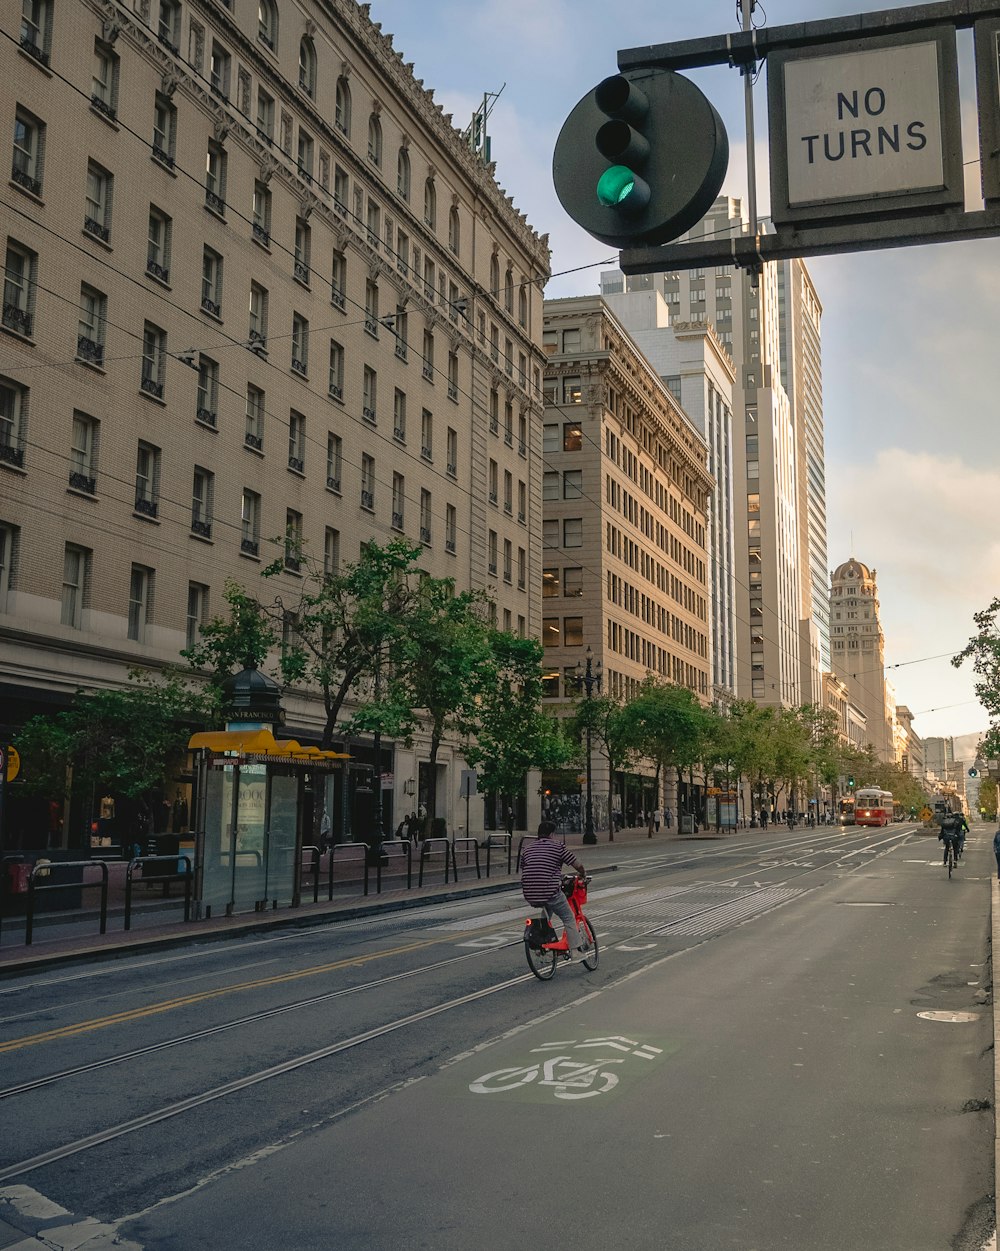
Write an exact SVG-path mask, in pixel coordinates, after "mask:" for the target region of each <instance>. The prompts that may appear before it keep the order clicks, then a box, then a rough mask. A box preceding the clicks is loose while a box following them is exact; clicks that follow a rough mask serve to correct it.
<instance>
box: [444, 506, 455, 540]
mask: <svg viewBox="0 0 1000 1251" xmlns="http://www.w3.org/2000/svg"><path fill="white" fill-rule="evenodd" d="M457 531H458V511H457V509H456V508H455V505H454V504H446V505H445V510H444V549H445V551H446V552H454V551H455V546H456V544H455V536H456V533H457Z"/></svg>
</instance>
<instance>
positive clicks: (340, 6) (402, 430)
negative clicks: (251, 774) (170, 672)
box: [0, 0, 549, 819]
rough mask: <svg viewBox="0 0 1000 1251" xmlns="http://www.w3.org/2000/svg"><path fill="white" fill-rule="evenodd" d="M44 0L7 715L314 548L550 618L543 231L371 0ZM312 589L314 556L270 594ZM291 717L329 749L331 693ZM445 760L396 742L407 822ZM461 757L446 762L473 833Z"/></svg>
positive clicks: (13, 513) (24, 136)
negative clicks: (418, 549)
mask: <svg viewBox="0 0 1000 1251" xmlns="http://www.w3.org/2000/svg"><path fill="white" fill-rule="evenodd" d="M24 15H25V16H24V18H23V21H22V25H21V32H20V48H18V49H16V50H14V51H10V50H8V53H7V55H6V57H5V62H4V63H5V65H6V67H7V82H8V89H7V101H6V103H5V104H4V105H3V113H4V118H5V133H6V134H7V135H8V142H10V143H11V144H12V147H11V149H10V152H11V166H10V171H11V172H10V178H9V181H8V183H7V185H6V187H5V188H4V192H3V200H4V206H5V212H4V223H5V226H4V233H5V238H4V248H5V286H4V301H3V319H2V331H0V346H2V352H0V695H2V697H3V713H2V720H3V726H2V727H0V728H2V729H3V730H4V731H5V732H6V733H7V734H10V733H11V732H12V731H14V730H15V729H16V727H17V725H18V724H19V723H20V722H21V721H23V719H24V718H25V717H27V716H29V715H31V714H32V713H33V712H36V711H38V710H39V709H41V708H45V707H52V706H58V705H59V704H61V703H64V702H65V701H66V700H68V699H69V698H70V697H71V695H72V693H73V692H74V691H75V690H76V689H77V688H78V687H80V686H112V687H113V686H116V685H121V684H123V683H125V682H126V681H127V674H128V671H129V670H130V669H131V668H133V667H135V666H138V667H140V668H146V669H157V668H160V667H162V666H166V665H171V664H176V663H178V652H179V651H180V649H181V648H182V647H184V646H185V644H186V643H189V642H190V641H191V640H192V638H193V637H194V636H195V634H196V632H197V629H198V626H199V625H200V624H202V623H204V622H205V621H206V620H208V619H209V618H210V617H211V616H212V615H213V614H215V613H216V612H218V611H219V610H220V609H221V608H222V606H223V605H222V591H223V586H224V583H225V581H226V579H228V578H233V579H235V580H236V581H238V582H239V583H242V584H243V585H245V586H246V587H248V588H250V589H255V588H256V587H257V586H258V585H259V582H258V579H259V575H260V570H261V568H262V566H263V565H264V564H266V563H267V562H269V561H270V560H273V559H274V557H275V556H276V555H277V556H278V557H279V558H280V556H281V541H282V537H283V536H284V535H286V534H291V535H293V536H295V538H296V539H298V538H301V540H302V542H303V543H304V544H305V545H306V549H307V551H308V552H310V553H311V554H312V555H313V556H314V557H315V558H317V559H322V560H323V561H324V562H325V564H326V566H327V567H328V568H331V569H332V568H334V567H336V566H337V565H338V563H339V562H342V561H345V562H346V561H353V560H355V559H357V557H358V554H359V552H360V550H361V545H362V544H364V543H365V542H368V541H370V540H376V541H378V542H386V541H388V540H390V539H391V538H393V537H394V536H403V535H405V536H406V537H408V538H409V539H411V540H412V541H414V542H417V543H420V544H421V545H422V546H423V561H424V564H425V567H426V568H427V570H428V571H429V572H430V573H431V574H433V575H435V576H448V577H453V578H454V579H455V582H456V585H457V586H458V588H459V589H461V588H465V587H475V588H487V589H489V590H491V591H493V592H494V593H495V596H496V603H497V619H498V622H499V624H500V625H501V626H503V627H505V628H507V629H510V630H512V631H514V632H515V633H520V634H526V635H532V636H537V635H538V633H539V632H540V628H541V614H540V590H539V588H540V586H541V562H540V541H541V439H542V429H541V427H542V422H541V411H542V372H541V371H542V363H543V357H542V354H541V332H542V295H541V289H542V285H543V283H544V281H545V279H546V277H547V275H548V268H549V257H548V247H547V240H546V238H545V237H540V236H539V235H538V234H537V233H535V232H534V231H533V230H532V229H531V228H530V226H529V225H528V223H527V222H526V221H525V219H524V217H523V216H522V215H521V214H520V213H518V212H517V211H516V209H515V208H514V207H513V205H512V203H511V201H510V199H509V198H508V197H507V196H506V195H505V194H504V192H503V191H502V190H501V188H500V187H499V186H498V185H497V182H496V181H495V178H494V175H493V170H492V168H491V167H489V166H487V165H485V164H484V163H483V162H482V160H481V159H480V158H479V156H478V155H477V154H476V153H474V152H473V151H472V150H470V148H469V146H468V144H467V143H466V142H465V140H464V139H463V136H462V135H461V134H460V133H459V131H458V130H456V129H455V128H454V126H453V125H452V122H451V118H450V117H449V116H446V115H444V114H443V113H442V111H441V109H440V106H438V105H436V104H435V102H434V99H433V93H432V92H431V91H429V90H427V89H426V88H425V87H424V86H423V84H422V83H421V82H420V81H418V80H417V79H415V77H414V75H413V71H412V66H411V65H408V64H405V63H404V61H403V58H402V56H401V55H400V53H399V52H398V51H397V50H396V49H395V48H394V47H393V45H392V40H391V37H389V36H387V35H385V34H383V33H382V32H381V29H380V27H379V26H378V25H376V24H374V23H373V22H372V21H371V20H370V18H369V16H368V6H366V5H358V4H356V3H354V0H326V2H325V3H322V4H321V3H318V2H316V0H305V2H304V3H301V4H295V5H293V4H290V3H287V2H286V0H222V2H220V3H214V2H213V0H134V3H127V4H126V3H117V2H115V0H65V2H63V0H60V2H59V3H53V0H26V3H25V5H24ZM497 483H503V488H502V495H501V496H500V497H499V498H495V492H494V487H495V486H496V484H497ZM272 540H277V542H278V546H277V547H275V546H274V544H273V543H272ZM297 578H298V571H297V570H296V568H295V561H294V559H288V560H287V561H286V568H285V569H284V571H283V572H282V574H281V575H280V576H279V578H278V579H277V583H278V585H272V586H269V594H271V595H273V594H274V593H275V592H277V593H278V594H279V595H284V596H285V597H286V598H292V597H293V596H294V590H295V586H296V584H297ZM285 702H286V707H287V710H288V720H289V726H290V729H293V730H294V731H295V732H296V733H297V734H298V735H299V736H301V737H303V738H304V739H306V740H307V741H308V740H309V739H310V738H315V735H316V733H317V732H318V728H319V726H320V724H321V717H320V709H319V708H318V706H317V702H316V700H315V699H314V698H313V696H312V695H311V693H310V692H309V691H306V690H295V691H292V692H286V697H285ZM363 753H364V748H363V745H357V744H355V745H354V747H352V754H354V755H355V756H356V758H357V759H358V760H361V759H362V758H363ZM425 760H426V743H424V742H423V741H422V740H421V739H420V738H419V737H418V739H417V741H416V743H415V745H414V747H413V749H412V750H410V749H404V748H402V747H397V749H396V751H395V755H394V756H393V755H392V753H391V752H390V753H389V755H388V756H387V757H386V758H385V759H384V760H383V762H382V771H383V772H385V773H386V774H387V775H391V776H392V778H393V779H394V781H393V782H392V783H391V786H392V788H393V790H392V792H391V793H390V794H389V795H387V797H386V798H387V806H388V807H389V810H390V811H391V806H392V803H393V801H395V802H396V806H397V809H399V808H402V807H404V806H405V808H416V806H417V803H418V802H419V798H420V793H421V792H422V791H423V790H424V789H425V786H426V778H425V777H423V776H422V775H421V765H422V763H424V761H425ZM460 766H461V761H460V760H458V758H457V757H456V756H455V755H454V753H453V751H452V749H451V748H450V747H449V749H448V750H447V751H446V752H445V759H444V763H443V764H442V765H441V766H440V768H441V773H442V778H441V780H442V781H447V782H448V784H447V785H440V786H439V787H438V793H439V795H441V796H443V797H447V799H445V800H442V802H445V803H446V804H447V805H448V806H447V807H446V808H445V810H444V811H443V815H445V816H446V817H448V818H451V816H452V813H451V805H452V804H454V806H455V807H456V808H457V798H456V797H457V794H458V774H457V772H456V770H457V769H458V768H459V767H460ZM451 774H454V778H453V779H451V776H450V775H451ZM451 780H454V785H453V786H452V785H451V784H450V782H451ZM404 788H405V789H404ZM480 808H481V805H480ZM473 815H475V813H473ZM462 817H463V819H464V807H463V809H462ZM397 819H398V818H397ZM480 819H481V818H480Z"/></svg>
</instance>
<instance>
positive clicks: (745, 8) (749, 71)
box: [740, 0, 757, 239]
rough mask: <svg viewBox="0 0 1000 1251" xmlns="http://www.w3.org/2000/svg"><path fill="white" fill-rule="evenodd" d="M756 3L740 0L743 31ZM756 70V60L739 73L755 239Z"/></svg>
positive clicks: (748, 205)
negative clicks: (754, 115) (754, 110)
mask: <svg viewBox="0 0 1000 1251" xmlns="http://www.w3.org/2000/svg"><path fill="white" fill-rule="evenodd" d="M756 3H757V0H740V7H741V9H742V13H743V29H744V31H750V30H752V26H751V23H750V15H751V14H752V13H753V11H754V8H755V7H756ZM754 33H756V32H754ZM756 72H757V62H756V60H753V61H750V62H749V63H748V64H746V65H743V66H741V67H740V73H741V74H742V75H743V98H744V112H745V114H746V128H747V212H748V213H749V214H750V234H751V235H752V236H753V238H755V239H756V238H757V161H756V154H755V151H754V133H753V130H754V127H753V80H754V76H755V74H756Z"/></svg>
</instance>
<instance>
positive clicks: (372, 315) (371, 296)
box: [365, 278, 378, 339]
mask: <svg viewBox="0 0 1000 1251" xmlns="http://www.w3.org/2000/svg"><path fill="white" fill-rule="evenodd" d="M365 330H366V331H367V332H368V334H370V335H371V336H372V337H373V338H375V339H377V338H378V283H377V282H376V280H375V279H374V278H368V279H367V280H366V281H365Z"/></svg>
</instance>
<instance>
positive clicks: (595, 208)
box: [552, 70, 729, 247]
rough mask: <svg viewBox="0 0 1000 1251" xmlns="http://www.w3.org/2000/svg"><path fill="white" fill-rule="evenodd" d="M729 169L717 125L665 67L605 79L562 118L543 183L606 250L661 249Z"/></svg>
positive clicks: (695, 218) (696, 215)
mask: <svg viewBox="0 0 1000 1251" xmlns="http://www.w3.org/2000/svg"><path fill="white" fill-rule="evenodd" d="M728 164H729V139H728V137H727V135H726V128H725V127H724V126H723V124H722V119H721V118H720V117H719V115H718V113H717V112H716V111H715V109H714V108H713V106H712V104H711V103H710V102H709V100H708V99H707V98H706V97H705V96H704V95H703V94H702V92H701V91H700V90H699V89H698V88H697V87H696V86H695V85H694V83H692V82H691V81H690V80H689V79H687V78H684V77H682V76H681V75H680V74H675V73H674V72H673V71H672V70H644V71H642V72H636V73H632V74H614V75H612V76H611V77H610V78H605V79H604V81H603V82H602V83H600V84H599V85H598V86H597V87H596V88H595V89H594V90H593V91H590V92H588V93H587V95H585V96H584V97H583V99H582V100H581V101H580V102H579V103H578V104H577V106H576V108H575V109H574V110H573V111H572V113H570V115H569V117H568V118H567V119H566V121H565V123H564V124H563V128H562V130H561V131H560V132H559V138H558V139H557V140H556V147H555V153H554V155H553V158H552V177H553V180H554V182H555V188H556V194H557V195H558V197H559V201H560V203H561V204H562V206H563V208H564V209H565V210H566V212H567V213H568V214H569V215H570V217H572V219H573V220H574V221H575V222H576V223H577V224H578V225H580V226H582V227H583V229H584V230H586V231H587V232H588V234H591V235H593V236H594V238H595V239H599V240H600V241H601V242H602V243H607V244H610V245H611V246H612V247H627V246H629V245H630V244H638V243H667V242H669V241H670V240H671V239H676V238H677V237H678V235H681V234H683V233H684V231H685V230H689V229H690V228H691V227H692V226H694V225H695V224H696V223H697V222H699V221H700V220H701V219H702V217H704V215H705V214H706V213H707V212H708V210H709V208H711V206H712V202H713V201H714V200H715V197H716V196H717V195H718V193H719V190H720V188H721V187H722V180H723V178H724V177H725V175H726V167H727V166H728Z"/></svg>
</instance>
